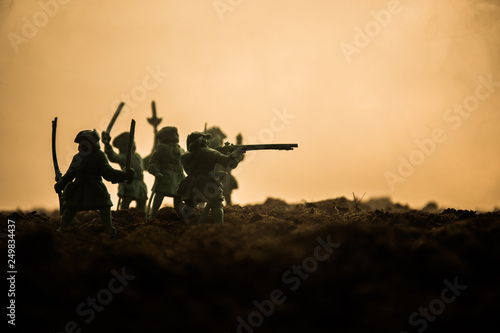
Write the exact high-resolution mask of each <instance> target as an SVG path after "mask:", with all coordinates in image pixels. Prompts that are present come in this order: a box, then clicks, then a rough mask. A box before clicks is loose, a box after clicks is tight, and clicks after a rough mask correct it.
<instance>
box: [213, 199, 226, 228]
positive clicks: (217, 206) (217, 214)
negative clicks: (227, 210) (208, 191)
mask: <svg viewBox="0 0 500 333" xmlns="http://www.w3.org/2000/svg"><path fill="white" fill-rule="evenodd" d="M210 206H211V208H212V218H213V219H214V224H223V223H224V207H223V205H222V200H219V199H216V200H214V201H212V202H211V204H210Z"/></svg>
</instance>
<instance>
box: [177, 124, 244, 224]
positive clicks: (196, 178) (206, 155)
mask: <svg viewBox="0 0 500 333" xmlns="http://www.w3.org/2000/svg"><path fill="white" fill-rule="evenodd" d="M210 137H211V135H210V134H208V133H201V132H193V133H191V134H189V135H188V137H187V147H188V152H187V153H186V154H184V155H182V156H181V162H182V165H183V167H184V170H185V171H186V173H187V175H188V176H187V178H186V179H184V180H183V181H182V182H181V184H180V185H179V189H178V193H179V195H180V196H181V199H182V200H183V201H184V203H185V205H184V207H183V210H182V215H183V217H184V219H186V220H187V218H188V217H189V215H190V212H192V210H193V209H194V207H195V206H196V205H197V204H198V203H201V202H206V203H207V204H206V206H205V209H204V210H203V212H202V214H201V216H200V219H199V221H198V223H203V222H204V221H205V218H206V216H207V214H208V212H209V210H212V217H213V219H214V223H224V210H223V207H222V202H223V201H224V195H223V193H222V184H221V182H220V177H221V176H224V173H225V172H223V174H222V175H221V173H220V172H218V173H216V172H215V170H214V169H215V165H216V164H217V163H218V164H221V165H223V166H224V167H225V168H226V170H230V169H234V168H236V166H237V165H238V163H239V161H241V159H242V158H243V150H242V149H241V148H238V149H236V150H234V151H233V152H232V153H230V154H227V155H226V154H223V153H220V152H219V151H217V150H215V149H212V148H209V147H208V145H209V142H208V139H210Z"/></svg>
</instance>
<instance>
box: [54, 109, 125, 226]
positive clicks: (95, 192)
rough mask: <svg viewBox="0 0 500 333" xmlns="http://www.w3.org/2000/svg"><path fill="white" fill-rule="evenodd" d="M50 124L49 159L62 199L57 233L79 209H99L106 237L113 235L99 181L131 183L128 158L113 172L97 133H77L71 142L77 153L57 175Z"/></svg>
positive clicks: (106, 198)
mask: <svg viewBox="0 0 500 333" xmlns="http://www.w3.org/2000/svg"><path fill="white" fill-rule="evenodd" d="M56 121H57V118H56V119H55V120H54V122H53V131H54V132H53V135H52V137H53V141H52V145H53V153H54V155H53V157H54V167H55V171H56V179H57V183H56V184H55V186H54V188H55V190H56V192H57V193H59V194H60V196H61V198H62V207H61V213H62V219H61V224H60V226H59V228H58V231H61V230H63V229H65V228H66V227H67V226H68V225H69V224H70V223H71V221H72V220H73V218H74V216H75V214H76V213H77V212H78V211H82V210H99V211H100V213H101V219H102V223H103V226H104V230H105V231H106V233H108V234H115V233H116V228H115V227H113V225H112V222H111V206H112V205H113V203H112V202H111V199H110V196H109V193H108V191H107V189H106V186H105V185H104V183H103V182H102V178H101V177H103V178H104V179H106V180H108V181H111V182H113V183H120V182H123V181H128V182H130V181H132V180H133V179H134V174H135V172H134V170H133V169H131V168H130V158H127V164H126V167H125V170H123V171H122V170H116V169H113V168H112V167H111V166H110V165H109V163H108V160H107V159H106V155H105V154H104V153H103V152H102V150H101V149H100V146H99V134H98V133H97V132H96V130H93V131H90V130H84V131H81V132H80V133H78V135H77V136H76V138H75V142H76V143H78V154H76V155H75V156H74V157H73V160H72V162H71V165H70V167H69V169H68V171H67V172H66V174H65V175H64V176H58V175H60V172H59V168H58V165H57V159H56V156H55V124H56ZM134 125H135V122H134V121H133V120H132V125H131V136H130V138H131V141H129V149H128V154H129V155H130V152H131V149H132V142H133V132H134V128H135V127H134Z"/></svg>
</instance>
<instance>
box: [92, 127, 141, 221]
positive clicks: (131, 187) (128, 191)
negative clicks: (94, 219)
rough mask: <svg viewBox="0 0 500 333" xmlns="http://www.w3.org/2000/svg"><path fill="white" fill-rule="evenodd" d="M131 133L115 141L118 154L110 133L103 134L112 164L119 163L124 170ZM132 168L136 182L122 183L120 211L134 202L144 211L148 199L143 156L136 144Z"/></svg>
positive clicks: (107, 153) (119, 190) (122, 134)
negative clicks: (136, 148)
mask: <svg viewBox="0 0 500 333" xmlns="http://www.w3.org/2000/svg"><path fill="white" fill-rule="evenodd" d="M128 140H129V132H123V133H121V134H120V135H118V136H117V137H116V138H115V139H114V140H113V146H114V147H115V148H118V154H117V153H116V152H115V151H114V150H113V147H112V146H111V144H110V141H111V136H110V135H109V133H108V132H106V131H104V132H102V143H103V144H104V152H105V153H106V155H107V156H108V159H109V161H110V162H113V163H118V164H119V165H120V167H121V168H122V169H123V168H124V167H125V162H126V160H127V145H128ZM130 166H131V168H132V169H134V171H135V177H134V180H133V181H132V182H131V183H120V184H119V185H118V197H119V198H120V201H119V204H118V209H129V207H130V203H131V202H132V201H135V202H136V208H137V210H139V211H142V212H143V211H144V210H145V208H146V201H147V199H148V194H147V187H146V184H145V183H144V166H143V160H142V158H141V156H140V155H139V154H138V153H137V152H136V150H135V142H134V143H133V145H132V156H131V159H130Z"/></svg>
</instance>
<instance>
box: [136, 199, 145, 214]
mask: <svg viewBox="0 0 500 333" xmlns="http://www.w3.org/2000/svg"><path fill="white" fill-rule="evenodd" d="M135 202H136V206H135V209H137V210H138V211H140V212H144V211H145V210H146V199H141V200H136V201H135Z"/></svg>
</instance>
